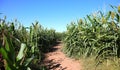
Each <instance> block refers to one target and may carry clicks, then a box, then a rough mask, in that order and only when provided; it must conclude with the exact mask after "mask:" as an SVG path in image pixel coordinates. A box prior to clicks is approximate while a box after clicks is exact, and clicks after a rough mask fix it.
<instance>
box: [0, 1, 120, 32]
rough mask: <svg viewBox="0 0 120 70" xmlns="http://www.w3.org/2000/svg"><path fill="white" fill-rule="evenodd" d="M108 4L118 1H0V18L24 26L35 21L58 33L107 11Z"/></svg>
mask: <svg viewBox="0 0 120 70" xmlns="http://www.w3.org/2000/svg"><path fill="white" fill-rule="evenodd" d="M109 4H111V5H115V6H118V5H119V4H120V0H0V13H3V14H2V15H0V16H4V15H6V16H7V19H8V20H9V21H12V20H14V19H17V20H18V21H19V22H21V23H22V24H23V25H24V26H30V25H31V23H32V22H35V21H36V20H37V21H39V23H40V24H41V25H42V26H44V27H47V28H49V29H50V28H53V29H55V30H56V31H58V32H62V31H65V30H66V25H67V24H70V22H71V21H77V20H78V19H80V18H83V17H85V16H86V15H87V14H90V13H92V12H94V11H97V10H107V9H109V8H110V7H109Z"/></svg>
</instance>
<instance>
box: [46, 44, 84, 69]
mask: <svg viewBox="0 0 120 70" xmlns="http://www.w3.org/2000/svg"><path fill="white" fill-rule="evenodd" d="M61 48H62V44H58V45H56V46H54V47H53V48H52V51H51V52H49V53H46V54H45V60H44V64H45V65H46V66H47V68H48V69H49V70H82V68H81V64H80V61H76V60H74V59H71V58H68V57H66V56H65V54H64V53H63V52H62V51H61Z"/></svg>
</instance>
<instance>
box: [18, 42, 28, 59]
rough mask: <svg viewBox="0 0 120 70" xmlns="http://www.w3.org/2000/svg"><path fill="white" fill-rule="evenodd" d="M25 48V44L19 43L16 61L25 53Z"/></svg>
mask: <svg viewBox="0 0 120 70" xmlns="http://www.w3.org/2000/svg"><path fill="white" fill-rule="evenodd" d="M25 49H26V44H24V43H22V44H21V47H20V51H19V53H18V55H17V61H19V60H21V59H22V58H23V56H24V55H25V54H24V52H25Z"/></svg>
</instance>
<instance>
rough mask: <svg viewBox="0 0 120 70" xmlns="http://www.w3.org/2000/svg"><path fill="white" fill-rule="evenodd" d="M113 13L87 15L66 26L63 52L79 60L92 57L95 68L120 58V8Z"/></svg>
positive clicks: (99, 12) (115, 8)
mask: <svg viewBox="0 0 120 70" xmlns="http://www.w3.org/2000/svg"><path fill="white" fill-rule="evenodd" d="M111 7H112V8H113V11H108V12H107V13H102V12H101V11H98V12H97V13H94V14H90V15H87V16H86V17H85V18H84V19H80V20H79V21H77V23H75V22H71V24H69V25H67V31H66V36H65V38H64V40H63V42H64V47H63V52H64V53H66V55H67V56H69V57H72V58H76V59H79V58H80V57H83V58H88V57H90V56H94V57H95V60H96V62H97V63H96V66H97V65H99V64H100V63H102V62H104V61H106V60H112V61H116V58H120V6H118V7H115V6H111Z"/></svg>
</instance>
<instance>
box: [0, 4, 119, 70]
mask: <svg viewBox="0 0 120 70" xmlns="http://www.w3.org/2000/svg"><path fill="white" fill-rule="evenodd" d="M111 8H112V9H113V10H112V11H108V12H107V13H103V12H101V11H98V12H96V13H93V14H90V15H87V16H86V17H85V18H84V19H80V20H78V21H77V22H71V24H69V25H67V31H65V32H63V33H59V32H56V31H55V30H54V29H47V28H44V27H43V26H42V25H40V24H39V22H38V21H36V22H34V23H32V25H31V26H29V27H25V26H23V25H21V24H20V23H19V21H17V20H15V21H11V22H8V21H7V20H6V16H5V17H4V18H0V69H3V70H46V68H45V67H44V66H42V64H41V61H42V60H43V59H44V56H43V54H44V53H46V52H49V51H50V48H51V47H52V46H53V45H55V44H56V42H57V41H61V40H62V43H63V44H64V47H63V48H62V50H63V52H64V53H65V54H66V55H67V56H69V57H71V58H75V59H80V58H81V57H82V58H89V57H91V56H93V57H95V61H96V67H97V66H98V65H100V64H101V63H103V62H105V61H107V60H111V61H113V62H116V61H117V60H118V59H120V6H118V7H115V6H111ZM119 62H120V60H119V61H118V62H117V63H119ZM118 66H119V67H120V64H119V65H118Z"/></svg>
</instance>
